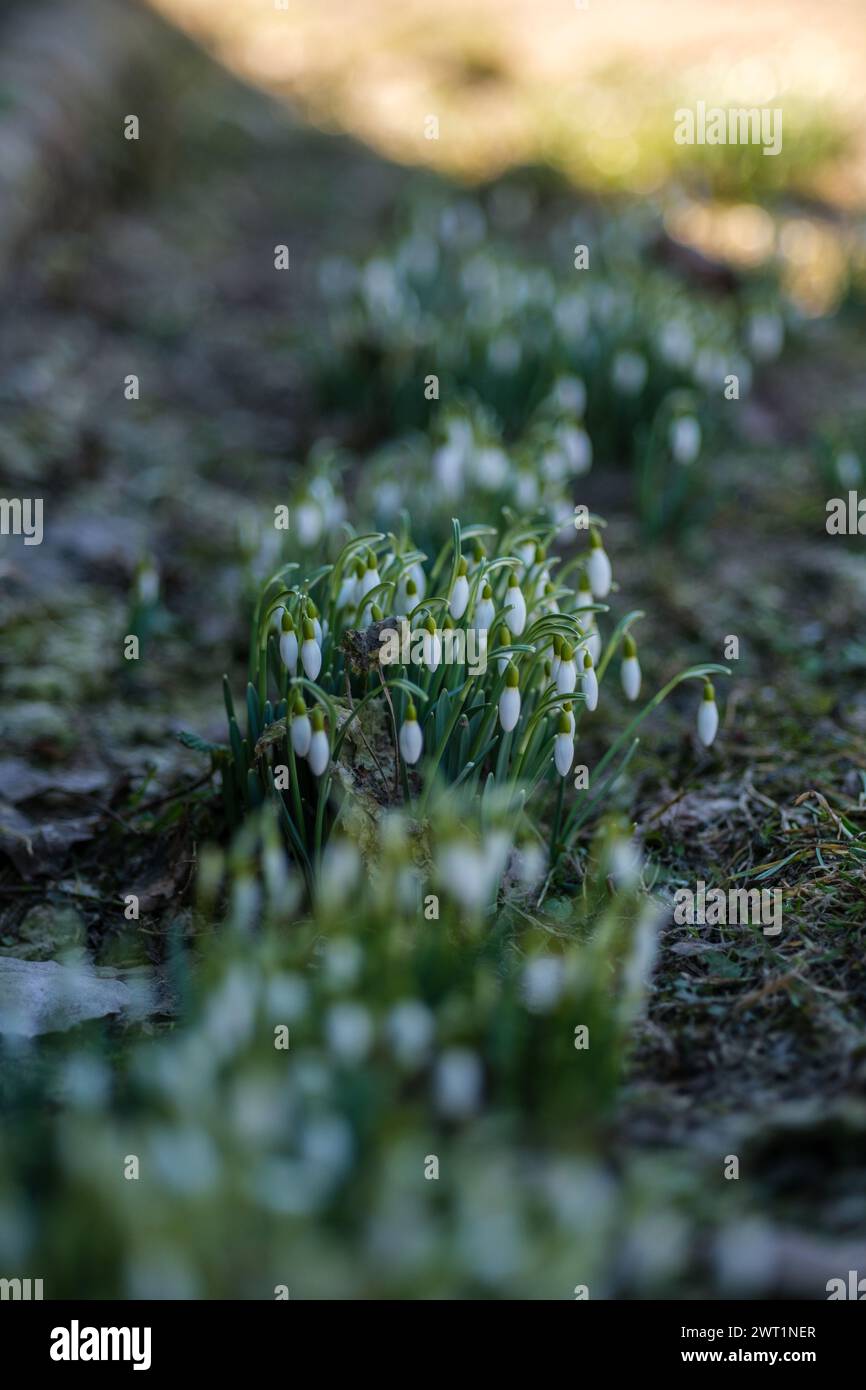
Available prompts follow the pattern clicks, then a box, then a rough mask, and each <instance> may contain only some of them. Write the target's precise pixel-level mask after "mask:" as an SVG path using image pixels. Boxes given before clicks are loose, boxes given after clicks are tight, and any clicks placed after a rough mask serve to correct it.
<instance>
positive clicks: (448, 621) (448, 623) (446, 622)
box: [442, 613, 454, 632]
mask: <svg viewBox="0 0 866 1390" xmlns="http://www.w3.org/2000/svg"><path fill="white" fill-rule="evenodd" d="M442 629H443V631H448V632H453V631H454V619H453V618H452V616H451V614H450V613H446V614H445V617H444V618H443V619H442Z"/></svg>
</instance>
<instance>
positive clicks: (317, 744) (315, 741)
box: [307, 729, 331, 777]
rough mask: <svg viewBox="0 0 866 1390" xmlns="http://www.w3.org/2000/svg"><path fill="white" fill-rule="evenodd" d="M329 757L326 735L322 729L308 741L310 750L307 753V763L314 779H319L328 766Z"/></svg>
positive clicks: (329, 751)
mask: <svg viewBox="0 0 866 1390" xmlns="http://www.w3.org/2000/svg"><path fill="white" fill-rule="evenodd" d="M330 756H331V750H330V748H329V747H328V735H327V734H326V733H325V731H324V729H317V730H316V732H315V733H314V734H313V737H312V738H311V739H310V749H309V752H308V753H307V762H308V763H309V764H310V770H311V772H312V773H313V775H314V776H315V777H321V775H322V773H323V772H324V771H325V768H326V767H327V766H328V760H329V758H330Z"/></svg>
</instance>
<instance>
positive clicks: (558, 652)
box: [550, 632, 563, 680]
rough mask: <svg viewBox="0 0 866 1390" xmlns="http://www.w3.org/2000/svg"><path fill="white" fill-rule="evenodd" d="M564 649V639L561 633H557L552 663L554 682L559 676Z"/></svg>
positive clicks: (551, 669)
mask: <svg viewBox="0 0 866 1390" xmlns="http://www.w3.org/2000/svg"><path fill="white" fill-rule="evenodd" d="M562 647H563V641H562V638H561V637H560V635H559V633H558V632H556V633H554V635H553V648H552V650H553V656H552V658H551V662H550V675H551V679H552V680H556V678H557V676H558V675H559V668H560V666H561V665H562Z"/></svg>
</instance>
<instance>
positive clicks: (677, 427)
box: [668, 415, 701, 466]
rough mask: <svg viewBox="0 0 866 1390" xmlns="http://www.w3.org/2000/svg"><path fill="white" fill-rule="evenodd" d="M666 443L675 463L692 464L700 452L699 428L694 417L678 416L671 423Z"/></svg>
mask: <svg viewBox="0 0 866 1390" xmlns="http://www.w3.org/2000/svg"><path fill="white" fill-rule="evenodd" d="M668 443H669V444H670V450H671V453H672V454H673V456H674V459H675V460H676V462H677V463H681V464H683V466H686V465H688V464H690V463H694V461H695V459H696V458H697V456H698V454H699V453H700V452H701V427H700V425H699V424H698V422H697V420H696V419H695V417H694V415H678V416H677V418H676V420H672V421H671V424H670V429H669V430H668Z"/></svg>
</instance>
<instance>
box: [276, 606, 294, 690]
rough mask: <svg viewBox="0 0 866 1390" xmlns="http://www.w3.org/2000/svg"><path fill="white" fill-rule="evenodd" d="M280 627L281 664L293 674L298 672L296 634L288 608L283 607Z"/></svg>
mask: <svg viewBox="0 0 866 1390" xmlns="http://www.w3.org/2000/svg"><path fill="white" fill-rule="evenodd" d="M280 628H281V631H280V656H281V657H282V658H283V665H284V666H285V667H286V668H287V670H288V671H289V672H290V673H291V675H293V676H295V675H297V673H298V634H297V633H296V632H295V624H294V622H293V621H292V615H291V613H290V612H289V610H288V608H284V609H283V616H282V618H281V620H280Z"/></svg>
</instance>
